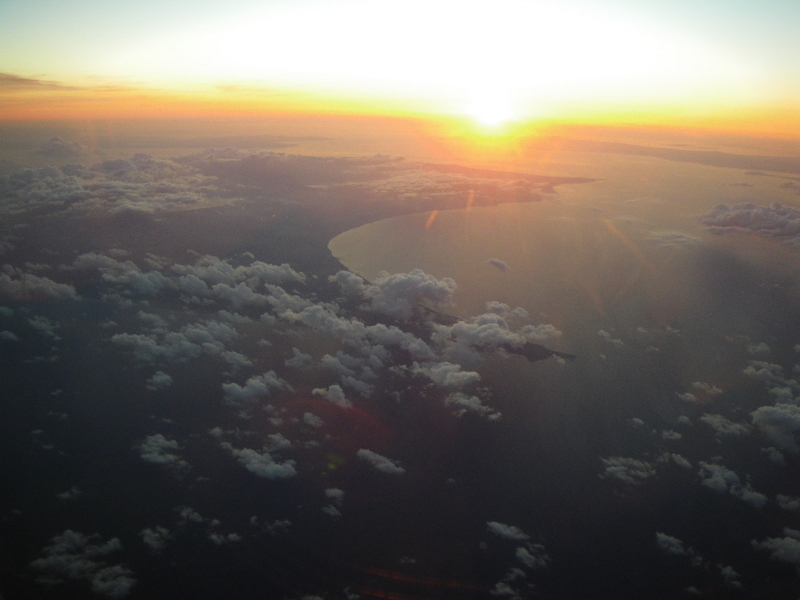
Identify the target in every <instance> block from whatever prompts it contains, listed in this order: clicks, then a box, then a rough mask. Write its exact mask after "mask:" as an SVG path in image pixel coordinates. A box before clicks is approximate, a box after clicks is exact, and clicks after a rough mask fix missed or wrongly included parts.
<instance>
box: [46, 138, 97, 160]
mask: <svg viewBox="0 0 800 600" xmlns="http://www.w3.org/2000/svg"><path fill="white" fill-rule="evenodd" d="M38 152H39V154H43V155H44V156H47V157H49V158H60V159H63V158H77V157H80V156H84V155H86V154H88V152H89V148H88V147H87V146H84V145H83V144H80V143H78V142H70V141H69V140H65V139H63V138H60V137H58V136H56V137H52V138H50V139H49V140H48V141H47V142H46V143H44V144H43V145H42V146H41V148H39V151H38Z"/></svg>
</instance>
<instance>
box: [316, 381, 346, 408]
mask: <svg viewBox="0 0 800 600" xmlns="http://www.w3.org/2000/svg"><path fill="white" fill-rule="evenodd" d="M311 393H312V394H314V395H315V396H322V397H323V398H325V399H326V400H327V401H328V402H333V403H334V404H338V405H339V406H343V407H345V408H351V407H352V406H353V403H352V402H350V400H348V399H347V398H346V397H345V395H344V391H343V390H342V388H341V386H338V385H335V384H334V385H331V386H329V387H327V388H314V389H313V390H311Z"/></svg>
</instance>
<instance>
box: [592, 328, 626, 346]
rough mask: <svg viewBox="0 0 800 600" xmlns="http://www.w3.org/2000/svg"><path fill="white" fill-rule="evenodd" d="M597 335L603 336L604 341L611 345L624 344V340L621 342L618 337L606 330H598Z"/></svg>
mask: <svg viewBox="0 0 800 600" xmlns="http://www.w3.org/2000/svg"><path fill="white" fill-rule="evenodd" d="M597 335H599V336H600V337H601V338H603V339H604V340H605V341H606V342H608V343H609V344H611V345H612V346H616V347H617V348H621V347H622V346H624V345H625V342H623V341H622V340H620V339H617V338H615V337H614V336H612V335H611V334H610V333H608V332H607V331H604V330H603V329H601V330H600V331H598V332H597Z"/></svg>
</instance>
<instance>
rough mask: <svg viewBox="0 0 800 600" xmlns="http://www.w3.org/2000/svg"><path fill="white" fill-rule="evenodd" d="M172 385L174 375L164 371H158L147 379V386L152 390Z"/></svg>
mask: <svg viewBox="0 0 800 600" xmlns="http://www.w3.org/2000/svg"><path fill="white" fill-rule="evenodd" d="M171 385H172V377H170V376H169V375H167V374H166V373H164V371H156V372H155V373H154V374H153V376H152V377H151V378H150V379H148V380H147V383H146V384H145V387H146V388H147V389H148V390H150V391H156V390H162V389H164V388H166V387H169V386H171Z"/></svg>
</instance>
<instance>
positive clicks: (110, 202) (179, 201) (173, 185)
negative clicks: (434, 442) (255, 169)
mask: <svg viewBox="0 0 800 600" xmlns="http://www.w3.org/2000/svg"><path fill="white" fill-rule="evenodd" d="M62 146H63V144H62ZM215 183H216V178H215V177H208V176H205V175H201V174H200V172H199V170H198V169H197V168H196V167H194V166H192V165H189V164H186V163H185V162H176V161H171V160H161V159H155V158H153V157H151V156H148V155H146V154H136V155H134V156H133V158H131V159H130V160H124V159H118V160H108V161H104V162H101V163H98V164H96V165H93V166H92V167H90V168H87V167H84V166H83V165H77V164H70V165H66V166H63V167H60V168H58V167H50V166H48V167H41V168H37V169H25V170H23V171H18V172H16V173H12V174H10V175H6V176H4V177H0V195H1V196H3V198H4V199H5V200H6V202H4V204H3V207H2V211H0V212H4V213H6V214H20V213H25V212H30V211H33V210H37V211H42V210H46V211H50V212H59V213H60V212H71V213H81V214H87V213H88V214H98V213H99V214H111V215H115V214H116V215H122V214H125V213H128V214H132V213H138V214H140V215H147V214H151V213H157V212H163V211H169V210H176V209H182V208H186V207H187V206H195V205H198V204H203V203H207V202H209V201H211V200H213V199H216V198H217V197H219V195H220V193H221V192H220V190H219V189H218V188H216V187H215Z"/></svg>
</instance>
